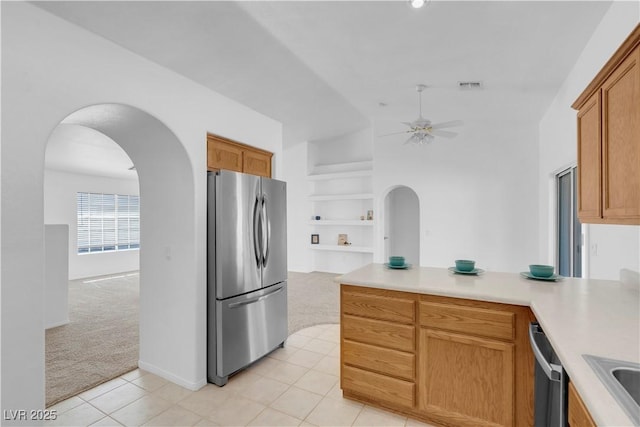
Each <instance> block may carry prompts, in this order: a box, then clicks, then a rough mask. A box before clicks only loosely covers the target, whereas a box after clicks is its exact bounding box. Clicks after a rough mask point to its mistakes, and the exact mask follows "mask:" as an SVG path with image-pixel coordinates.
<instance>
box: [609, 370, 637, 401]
mask: <svg viewBox="0 0 640 427" xmlns="http://www.w3.org/2000/svg"><path fill="white" fill-rule="evenodd" d="M611 373H612V374H613V376H614V377H615V379H616V380H618V382H619V383H620V385H621V386H622V388H624V389H625V390H626V391H627V393H629V396H631V398H632V399H633V400H635V402H636V405H640V369H629V368H616V369H614V370H613V371H611Z"/></svg>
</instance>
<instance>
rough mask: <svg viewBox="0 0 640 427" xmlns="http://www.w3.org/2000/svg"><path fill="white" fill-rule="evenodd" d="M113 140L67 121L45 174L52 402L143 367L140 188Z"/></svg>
mask: <svg viewBox="0 0 640 427" xmlns="http://www.w3.org/2000/svg"><path fill="white" fill-rule="evenodd" d="M132 165H133V161H132V160H131V158H130V157H129V156H128V155H127V154H126V152H125V151H124V150H123V149H122V147H120V146H119V145H118V143H116V142H115V141H113V140H112V139H111V138H109V137H107V136H106V135H104V134H102V133H100V132H98V131H96V130H94V129H91V128H88V127H85V126H80V125H76V124H65V123H61V124H60V125H58V126H57V127H56V128H55V129H54V130H53V132H52V133H51V135H50V137H49V140H48V141H47V144H46V151H45V170H44V187H43V194H44V228H45V241H44V247H45V274H44V287H45V293H44V325H45V328H46V332H45V379H46V380H45V385H46V387H45V388H46V390H45V402H46V405H47V406H50V405H52V404H54V403H56V402H59V401H61V400H64V399H66V398H68V397H71V396H73V395H76V394H78V393H80V392H82V391H83V390H85V389H87V388H89V387H92V386H95V385H98V384H100V383H102V382H105V381H107V380H110V379H113V378H116V377H117V376H118V375H120V374H121V373H123V372H126V371H130V370H133V369H135V368H136V367H137V366H138V360H139V350H138V347H139V342H140V339H139V312H140V310H139V307H138V301H139V280H138V279H139V269H140V263H139V252H140V251H139V215H138V213H139V210H138V208H139V194H140V193H139V186H138V174H137V171H136V170H135V168H133V167H132Z"/></svg>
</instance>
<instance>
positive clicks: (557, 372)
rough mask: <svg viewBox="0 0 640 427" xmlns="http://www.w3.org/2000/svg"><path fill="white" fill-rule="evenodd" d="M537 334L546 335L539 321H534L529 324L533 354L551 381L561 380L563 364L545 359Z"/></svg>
mask: <svg viewBox="0 0 640 427" xmlns="http://www.w3.org/2000/svg"><path fill="white" fill-rule="evenodd" d="M535 334H541V335H544V332H543V331H542V328H541V327H540V325H539V324H538V323H535V322H532V323H530V324H529V342H530V343H531V349H532V350H533V354H534V356H535V357H536V360H537V361H538V364H539V365H540V367H541V368H542V370H543V371H544V373H545V375H546V376H547V377H548V378H549V379H550V380H551V381H558V382H559V381H561V380H562V366H560V365H556V364H555V363H551V362H549V361H548V360H547V359H545V357H544V355H543V354H542V351H541V350H540V347H538V343H537V342H536V339H535ZM545 339H546V338H545Z"/></svg>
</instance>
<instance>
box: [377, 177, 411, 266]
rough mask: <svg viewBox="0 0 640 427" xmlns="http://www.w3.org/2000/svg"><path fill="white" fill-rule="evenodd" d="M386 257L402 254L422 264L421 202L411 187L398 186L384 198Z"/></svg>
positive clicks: (407, 258)
mask: <svg viewBox="0 0 640 427" xmlns="http://www.w3.org/2000/svg"><path fill="white" fill-rule="evenodd" d="M384 213H385V214H384V239H385V243H384V257H385V260H386V259H388V257H389V256H392V255H401V256H404V257H405V260H406V262H407V263H409V264H413V265H419V264H420V203H419V201H418V195H417V194H416V193H415V191H413V190H412V189H411V188H409V187H406V186H403V185H401V186H397V187H394V188H393V189H391V190H390V191H389V192H388V193H387V195H386V196H385V199H384Z"/></svg>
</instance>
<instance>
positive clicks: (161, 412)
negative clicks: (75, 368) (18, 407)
mask: <svg viewBox="0 0 640 427" xmlns="http://www.w3.org/2000/svg"><path fill="white" fill-rule="evenodd" d="M339 338H340V328H339V325H317V326H312V327H310V328H307V329H303V330H301V331H299V332H296V333H295V334H293V335H291V336H290V337H289V338H288V339H287V342H286V346H285V347H284V348H281V349H278V350H276V351H275V352H274V353H272V354H270V355H269V356H268V357H266V358H264V359H263V360H261V361H259V362H258V363H257V364H255V365H254V366H251V367H250V368H249V369H247V370H245V371H243V372H242V373H240V374H238V375H236V376H234V377H232V378H231V379H230V380H229V383H228V384H227V385H226V386H224V387H217V386H215V385H212V384H207V385H206V386H205V387H203V388H201V389H200V390H198V391H195V392H194V391H191V390H187V389H185V388H182V387H180V386H177V385H175V384H173V383H170V382H168V381H166V380H164V379H162V378H160V377H158V376H156V375H153V374H151V373H148V372H145V371H142V370H140V369H137V370H135V371H132V372H129V373H128V374H125V375H122V376H121V377H120V378H116V379H114V380H111V381H109V382H107V383H104V384H101V385H99V386H97V387H95V388H93V389H91V390H88V391H85V392H84V393H81V394H79V395H78V396H74V397H72V398H70V399H68V400H65V401H63V402H60V403H58V404H57V405H55V406H53V407H51V408H49V409H55V410H56V411H57V413H58V417H57V419H56V420H55V421H51V422H49V423H48V424H47V425H61V426H120V425H124V426H140V425H145V426H426V425H427V424H423V423H420V422H418V421H415V420H412V419H407V418H406V417H402V416H398V415H395V414H392V413H390V412H385V411H381V410H379V409H376V408H372V407H369V406H367V405H362V404H360V403H356V402H353V401H351V400H348V399H343V398H342V391H341V390H340V383H339V363H340V349H339Z"/></svg>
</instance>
